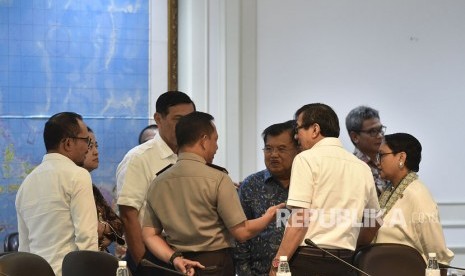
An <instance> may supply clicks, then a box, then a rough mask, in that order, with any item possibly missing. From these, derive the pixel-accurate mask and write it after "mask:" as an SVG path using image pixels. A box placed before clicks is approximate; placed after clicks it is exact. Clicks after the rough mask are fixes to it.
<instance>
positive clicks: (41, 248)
mask: <svg viewBox="0 0 465 276" xmlns="http://www.w3.org/2000/svg"><path fill="white" fill-rule="evenodd" d="M16 214H17V218H18V232H19V251H25V252H31V253H34V254H37V255H39V256H42V257H43V258H44V259H45V260H47V261H48V262H49V263H50V265H51V266H52V268H53V270H54V271H55V274H56V275H57V276H60V275H61V266H62V262H63V258H64V257H65V255H66V254H67V253H69V252H71V251H75V250H95V251H97V250H98V237H97V211H96V208H95V201H94V195H93V191H92V181H91V177H90V174H89V172H88V171H87V170H85V169H84V168H81V167H79V166H77V165H76V164H75V163H74V162H73V161H72V160H71V159H69V158H68V157H66V156H64V155H62V154H58V153H50V154H46V155H45V156H44V158H43V160H42V163H41V164H40V165H39V166H37V168H35V169H34V170H33V171H32V172H31V173H30V174H29V175H28V176H27V177H26V179H25V180H24V182H23V183H22V184H21V187H20V188H19V190H18V193H17V195H16Z"/></svg>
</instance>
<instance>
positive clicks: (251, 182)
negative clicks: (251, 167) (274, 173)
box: [241, 169, 271, 186]
mask: <svg viewBox="0 0 465 276" xmlns="http://www.w3.org/2000/svg"><path fill="white" fill-rule="evenodd" d="M270 176H271V174H270V173H269V171H268V170H266V169H265V170H261V171H258V172H255V173H253V174H250V175H249V176H247V177H246V178H244V181H242V184H241V186H242V185H245V186H255V185H261V184H263V183H265V180H266V179H267V178H268V177H270Z"/></svg>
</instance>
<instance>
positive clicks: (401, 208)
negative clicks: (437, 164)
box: [374, 133, 454, 264]
mask: <svg viewBox="0 0 465 276" xmlns="http://www.w3.org/2000/svg"><path fill="white" fill-rule="evenodd" d="M421 149H422V147H421V144H420V142H419V141H418V140H417V139H416V138H415V137H413V136H412V135H410V134H407V133H395V134H390V135H385V137H384V141H383V143H382V144H381V146H380V148H379V153H378V156H377V159H378V163H379V167H380V170H381V177H382V178H384V179H386V180H389V181H390V182H391V187H390V188H388V189H387V190H386V191H384V192H383V193H382V194H381V197H380V199H379V201H380V202H379V204H380V207H381V209H383V210H384V214H383V220H384V224H383V225H382V226H381V228H380V229H379V230H378V234H377V236H376V237H375V240H374V242H375V243H400V244H405V245H409V246H411V247H414V248H416V249H417V250H418V251H419V252H420V253H421V254H422V255H423V258H424V259H425V260H426V259H427V256H428V253H430V252H435V253H436V254H437V256H438V260H439V262H440V263H443V264H449V262H450V261H451V260H452V258H453V257H454V253H453V252H452V251H450V250H449V249H448V248H447V246H446V243H445V240H444V233H443V231H442V226H441V222H440V221H439V214H438V207H437V204H436V202H435V201H434V199H433V197H432V196H431V194H430V192H429V191H428V189H427V188H426V186H425V185H424V184H423V183H422V181H421V180H420V179H419V177H418V175H417V172H418V170H419V165H420V161H421Z"/></svg>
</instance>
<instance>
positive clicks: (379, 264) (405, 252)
mask: <svg viewBox="0 0 465 276" xmlns="http://www.w3.org/2000/svg"><path fill="white" fill-rule="evenodd" d="M354 265H355V266H356V267H358V268H360V269H361V270H363V271H365V272H366V273H368V274H370V275H372V276H392V275H396V276H424V275H425V268H426V263H425V260H424V259H423V257H422V256H421V254H420V253H419V252H418V251H417V250H416V249H415V248H413V247H410V246H407V245H403V244H395V243H377V244H371V245H368V246H365V247H362V248H360V249H358V250H357V251H356V252H355V254H354ZM359 275H363V274H361V273H359Z"/></svg>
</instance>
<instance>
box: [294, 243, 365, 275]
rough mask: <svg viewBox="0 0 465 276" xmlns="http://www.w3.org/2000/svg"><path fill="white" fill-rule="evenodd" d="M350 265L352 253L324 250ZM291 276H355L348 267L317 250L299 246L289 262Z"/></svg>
mask: <svg viewBox="0 0 465 276" xmlns="http://www.w3.org/2000/svg"><path fill="white" fill-rule="evenodd" d="M325 250H326V251H328V252H330V253H332V254H334V255H336V256H338V257H339V258H341V259H343V260H344V261H346V262H348V263H350V264H352V256H353V253H354V252H353V251H351V250H344V249H325ZM289 265H290V267H291V272H292V276H355V275H357V274H356V271H355V270H354V269H352V268H350V266H348V265H346V264H344V263H343V262H341V261H339V260H337V259H336V258H334V257H333V256H331V255H329V254H326V253H324V252H323V251H321V250H320V249H318V248H313V247H308V246H299V247H298V248H297V250H296V252H295V253H294V256H293V257H292V258H291V259H290V260H289Z"/></svg>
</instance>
